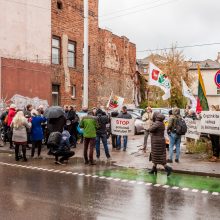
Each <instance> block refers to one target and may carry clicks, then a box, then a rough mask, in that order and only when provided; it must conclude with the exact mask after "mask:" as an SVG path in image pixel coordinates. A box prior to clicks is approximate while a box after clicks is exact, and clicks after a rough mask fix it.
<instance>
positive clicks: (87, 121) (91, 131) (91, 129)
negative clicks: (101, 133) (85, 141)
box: [80, 115, 99, 138]
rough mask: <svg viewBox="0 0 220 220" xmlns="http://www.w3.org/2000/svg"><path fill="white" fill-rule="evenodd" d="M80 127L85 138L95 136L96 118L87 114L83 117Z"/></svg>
mask: <svg viewBox="0 0 220 220" xmlns="http://www.w3.org/2000/svg"><path fill="white" fill-rule="evenodd" d="M80 127H81V128H83V136H84V137H85V138H95V137H96V130H97V128H98V127H99V126H98V122H97V120H96V118H95V117H93V116H89V115H88V116H85V117H83V119H82V121H81V122H80Z"/></svg>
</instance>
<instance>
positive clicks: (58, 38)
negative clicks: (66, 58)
mask: <svg viewBox="0 0 220 220" xmlns="http://www.w3.org/2000/svg"><path fill="white" fill-rule="evenodd" d="M53 40H57V41H58V43H59V46H58V47H56V46H53ZM54 48H55V49H57V50H58V63H53V60H54V58H53V49H54ZM51 64H54V65H60V64H61V39H60V37H58V36H55V35H53V36H52V42H51Z"/></svg>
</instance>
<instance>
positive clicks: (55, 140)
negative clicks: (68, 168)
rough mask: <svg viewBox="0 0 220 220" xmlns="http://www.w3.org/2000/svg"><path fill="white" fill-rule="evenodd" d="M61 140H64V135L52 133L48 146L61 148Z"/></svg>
mask: <svg viewBox="0 0 220 220" xmlns="http://www.w3.org/2000/svg"><path fill="white" fill-rule="evenodd" d="M61 139H62V134H61V133H60V132H52V133H51V134H50V136H49V138H48V141H47V145H49V146H59V145H60V142H61Z"/></svg>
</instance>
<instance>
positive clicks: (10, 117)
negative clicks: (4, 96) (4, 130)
mask: <svg viewBox="0 0 220 220" xmlns="http://www.w3.org/2000/svg"><path fill="white" fill-rule="evenodd" d="M15 115H16V105H15V104H11V105H10V108H9V111H8V120H7V125H8V139H9V142H10V149H14V146H13V143H12V128H11V123H12V120H13V118H14V117H15Z"/></svg>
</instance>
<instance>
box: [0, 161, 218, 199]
mask: <svg viewBox="0 0 220 220" xmlns="http://www.w3.org/2000/svg"><path fill="white" fill-rule="evenodd" d="M0 164H1V165H6V166H12V167H18V168H26V169H31V170H40V171H47V172H53V173H61V174H72V175H77V176H85V177H92V178H99V179H106V180H112V181H116V182H118V181H121V182H123V183H131V184H137V185H143V184H145V185H146V186H151V185H153V184H152V183H145V182H143V181H136V180H127V179H120V178H112V177H105V176H97V175H91V174H85V173H77V172H75V173H73V172H68V171H63V170H55V169H46V168H41V167H33V166H25V165H20V164H10V163H4V162H0ZM153 186H155V187H160V186H162V187H163V188H169V187H170V186H169V185H161V184H154V185H153ZM171 188H172V189H174V190H178V189H179V190H182V191H189V188H180V187H178V186H173V187H171ZM191 191H192V192H194V193H198V192H201V193H202V194H208V193H209V191H207V190H202V191H199V190H198V189H192V190H191ZM211 194H212V195H215V196H218V195H220V193H218V192H212V193H211Z"/></svg>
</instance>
